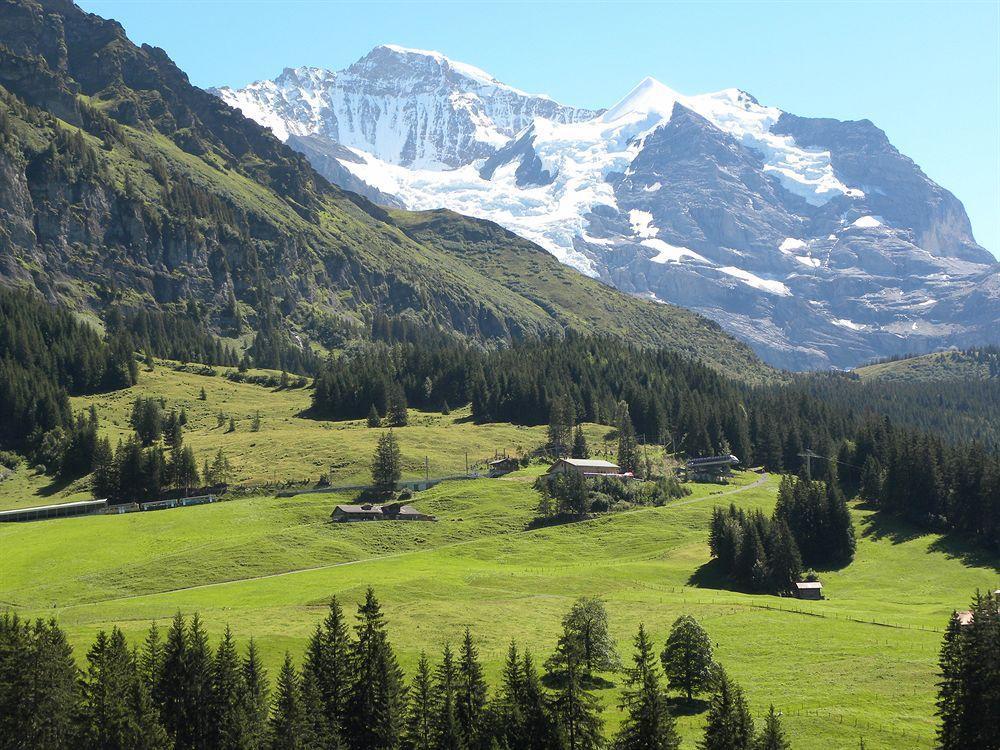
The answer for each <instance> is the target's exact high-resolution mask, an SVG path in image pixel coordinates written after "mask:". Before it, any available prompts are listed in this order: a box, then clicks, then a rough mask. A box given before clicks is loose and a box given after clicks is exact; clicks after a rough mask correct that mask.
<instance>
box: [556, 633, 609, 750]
mask: <svg viewBox="0 0 1000 750" xmlns="http://www.w3.org/2000/svg"><path fill="white" fill-rule="evenodd" d="M580 657H581V655H580V654H579V653H578V652H574V651H572V650H568V651H567V652H566V653H565V659H564V660H563V671H562V674H561V677H562V684H561V685H560V687H559V689H558V690H557V691H556V695H555V698H554V702H553V708H554V711H555V714H556V717H557V719H558V724H559V730H560V733H561V734H562V737H563V740H564V742H565V743H566V750H595V749H596V748H600V747H601V746H602V744H603V740H602V737H601V729H602V727H603V725H604V722H603V721H602V720H601V705H600V703H599V702H598V700H597V698H595V697H594V696H593V695H592V694H591V693H590V691H588V690H587V689H586V687H585V686H584V684H583V680H584V677H585V673H584V662H583V660H582V658H580Z"/></svg>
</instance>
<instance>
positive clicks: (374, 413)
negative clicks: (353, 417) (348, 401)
mask: <svg viewBox="0 0 1000 750" xmlns="http://www.w3.org/2000/svg"><path fill="white" fill-rule="evenodd" d="M381 424H382V418H381V417H380V416H379V415H378V409H376V408H375V404H372V408H371V409H370V410H369V411H368V426H369V427H378V426H380V425H381Z"/></svg>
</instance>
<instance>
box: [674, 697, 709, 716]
mask: <svg viewBox="0 0 1000 750" xmlns="http://www.w3.org/2000/svg"><path fill="white" fill-rule="evenodd" d="M667 705H668V706H670V713H672V714H673V715H674V716H697V715H698V714H700V713H704V712H705V711H707V710H708V701H706V700H702V699H701V698H692V699H691V700H688V699H687V698H685V697H683V696H671V697H669V698H667Z"/></svg>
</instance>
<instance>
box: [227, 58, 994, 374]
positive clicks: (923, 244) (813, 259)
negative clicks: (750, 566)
mask: <svg viewBox="0 0 1000 750" xmlns="http://www.w3.org/2000/svg"><path fill="white" fill-rule="evenodd" d="M216 93H217V94H218V95H219V96H221V97H222V98H223V99H224V100H226V101H227V102H229V103H231V104H233V105H234V106H236V107H239V108H240V109H242V110H243V112H244V113H245V114H247V115H248V116H250V117H251V118H254V119H256V120H258V122H261V123H262V124H264V125H267V126H269V127H271V128H272V130H273V131H274V132H275V134H276V135H278V136H279V137H280V138H282V139H287V141H288V143H289V144H290V145H292V146H293V147H294V148H297V149H298V150H300V151H302V152H303V153H305V154H306V155H307V157H308V158H310V159H311V160H312V161H313V163H314V164H316V166H317V167H318V168H319V169H320V170H321V171H323V173H324V174H325V175H326V176H327V177H329V178H330V179H331V180H333V181H334V182H336V183H337V184H339V185H341V186H344V187H346V188H347V189H349V190H356V191H358V192H361V193H362V194H364V195H367V196H368V197H370V198H371V199H372V200H374V201H376V202H387V201H390V200H397V201H401V202H402V203H403V204H404V205H406V206H407V207H408V208H414V209H427V208H436V207H442V206H443V207H447V208H451V209H453V210H456V211H459V212H462V213H465V214H469V215H472V216H478V217H483V218H487V219H491V220H493V221H496V222H497V223H499V224H501V225H503V226H505V227H507V228H508V229H511V230H512V231H514V232H516V233H518V234H520V235H521V236H523V237H525V238H527V239H530V240H533V241H535V242H537V243H539V244H540V245H542V246H543V247H545V248H546V249H547V250H549V251H550V252H551V253H552V254H553V255H555V256H556V257H557V258H559V259H560V260H561V261H563V262H564V263H567V264H569V265H571V266H574V267H576V268H577V269H579V270H580V271H582V272H583V273H586V274H588V275H590V276H594V277H597V278H600V279H602V280H603V281H605V282H607V283H610V284H613V285H614V286H617V287H619V288H620V289H623V290H625V291H627V292H630V293H633V294H636V295H640V296H644V297H648V298H652V299H655V300H659V301H663V302H671V303H676V304H680V305H683V306H685V307H689V308H691V309H694V310H697V311H699V312H702V313H704V314H706V315H708V316H709V317H712V318H714V319H715V320H716V321H718V322H719V323H721V324H722V326H723V327H724V328H726V329H727V330H729V331H731V332H732V333H734V334H736V335H737V336H738V337H740V338H742V339H744V340H745V341H747V342H748V343H750V344H751V346H753V348H754V349H755V350H756V351H757V352H758V353H759V354H760V355H761V356H763V357H764V358H765V359H766V360H767V361H768V362H770V363H772V364H776V365H780V366H784V367H789V368H793V369H816V368H828V367H852V366H855V365H858V364H861V363H863V362H865V361H866V360H869V359H871V358H873V357H881V356H887V355H891V354H897V353H903V352H923V351H929V350H932V349H935V348H940V347H944V346H951V345H957V346H968V345H973V344H984V343H1000V270H998V269H1000V266H998V264H997V262H996V260H995V259H994V258H993V256H992V255H990V254H989V253H988V252H987V251H986V250H984V249H983V248H982V247H980V246H979V245H978V244H977V243H976V241H975V239H974V238H973V235H972V230H971V226H970V223H969V220H968V217H967V216H966V214H965V210H964V208H963V207H962V204H961V202H960V201H959V200H958V199H957V198H956V197H955V196H954V195H952V194H951V193H950V192H948V191H947V190H945V189H944V188H942V187H941V186H939V185H937V184H935V183H934V182H933V181H932V180H930V179H929V178H928V177H927V176H926V175H925V174H924V173H923V172H922V171H921V170H920V168H919V167H918V166H917V165H916V164H915V163H914V162H913V161H912V160H911V159H909V158H907V157H906V156H904V155H903V154H901V153H899V151H897V150H896V149H895V148H894V147H893V146H892V144H891V143H890V142H889V140H888V138H887V137H886V135H885V133H883V132H882V131H881V130H879V129H878V128H877V127H876V126H875V125H873V124H872V123H871V122H869V121H867V120H861V121H857V122H842V121H839V120H833V119H819V118H804V117H798V116H795V115H792V114H789V113H786V112H782V111H781V110H779V109H777V108H774V107H766V106H763V105H761V104H760V103H759V102H758V101H757V100H756V99H754V98H753V97H752V96H750V95H749V94H747V93H746V92H743V91H740V90H737V89H727V90H725V91H720V92H717V93H714V94H704V95H699V96H684V95H681V94H678V93H677V92H675V91H672V90H671V89H669V88H667V87H666V86H664V85H663V84H661V83H659V82H657V81H655V80H653V79H645V80H644V81H642V82H641V83H640V84H639V85H638V86H636V87H635V89H634V90H633V91H631V92H630V93H629V94H628V95H627V96H625V97H624V98H623V99H622V100H621V101H619V102H618V103H616V104H614V105H613V106H612V107H611V108H609V109H608V110H606V111H605V110H602V111H597V112H589V111H587V110H580V109H574V108H571V107H565V106H562V105H560V104H557V103H556V102H553V101H552V100H551V99H548V98H544V97H535V96H530V95H527V94H524V93H523V92H519V91H517V90H515V89H512V88H510V87H508V86H505V85H503V84H501V83H499V82H497V81H496V80H495V79H493V78H492V76H489V75H488V74H486V73H484V72H482V71H480V70H478V69H475V68H472V67H471V66H467V65H464V64H462V63H456V62H453V61H450V60H448V59H447V58H445V57H443V56H442V55H440V54H438V53H432V52H420V51H416V50H403V49H401V48H397V47H391V46H387V47H379V48H376V49H375V50H373V51H372V52H371V53H370V54H369V55H367V56H366V57H364V58H362V60H360V61H359V62H357V63H355V64H354V65H352V66H351V67H349V68H347V69H346V70H345V71H341V72H339V73H331V72H327V71H321V70H317V69H314V68H304V69H298V70H296V71H289V70H286V71H285V73H283V74H282V75H281V76H279V77H278V78H277V79H275V80H274V81H264V82H261V83H256V84H252V85H251V86H248V87H247V88H245V89H241V90H235V91H234V90H230V89H219V90H218V91H217V92H216ZM302 135H315V136H318V137H322V138H325V139H330V140H333V141H339V142H340V143H341V144H343V145H344V146H347V147H349V149H350V151H349V152H348V154H349V155H348V154H345V155H336V154H334V155H333V156H332V157H329V156H326V155H323V156H317V155H315V154H313V153H311V152H310V150H309V149H308V148H306V147H303V146H302V145H301V144H300V143H299V142H298V140H297V139H298V137H299V136H302ZM330 158H332V159H333V160H335V161H336V162H337V166H333V165H331V164H330V163H329V160H330ZM324 165H325V166H324ZM331 167H332V168H331ZM338 170H339V171H338ZM343 173H346V174H343ZM379 194H381V195H379ZM389 196H392V198H391V199H390V198H389Z"/></svg>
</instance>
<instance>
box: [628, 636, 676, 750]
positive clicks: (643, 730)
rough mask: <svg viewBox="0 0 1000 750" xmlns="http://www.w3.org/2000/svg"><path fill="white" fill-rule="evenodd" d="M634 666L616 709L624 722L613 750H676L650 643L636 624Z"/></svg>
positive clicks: (669, 714)
mask: <svg viewBox="0 0 1000 750" xmlns="http://www.w3.org/2000/svg"><path fill="white" fill-rule="evenodd" d="M634 643H635V654H634V656H633V662H634V666H633V667H632V668H631V669H629V671H628V675H627V676H626V678H625V690H624V691H623V693H622V699H621V704H620V708H621V710H623V711H625V712H626V716H625V720H624V721H623V722H622V726H621V728H620V729H619V730H618V734H617V735H616V737H615V740H614V748H615V750H676V749H677V748H679V747H680V738H679V736H678V735H677V727H676V724H675V722H674V717H673V715H672V714H671V713H670V708H669V704H668V703H667V696H666V695H665V694H664V692H663V690H662V688H661V686H660V674H659V668H658V667H657V664H656V657H655V656H654V655H653V644H652V643H651V641H650V640H649V637H648V636H647V635H646V629H645V628H644V627H643V625H642V624H640V625H639V632H638V634H637V635H636V637H635V641H634Z"/></svg>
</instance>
